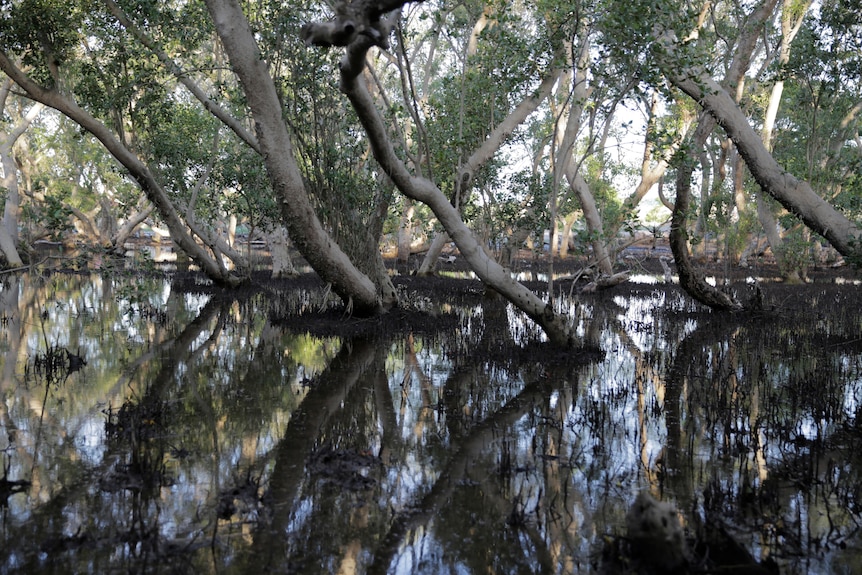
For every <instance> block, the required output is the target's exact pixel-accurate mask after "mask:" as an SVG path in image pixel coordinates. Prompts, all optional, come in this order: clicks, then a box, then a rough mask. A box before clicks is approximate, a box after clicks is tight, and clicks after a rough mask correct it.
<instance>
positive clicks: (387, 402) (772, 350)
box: [0, 273, 862, 574]
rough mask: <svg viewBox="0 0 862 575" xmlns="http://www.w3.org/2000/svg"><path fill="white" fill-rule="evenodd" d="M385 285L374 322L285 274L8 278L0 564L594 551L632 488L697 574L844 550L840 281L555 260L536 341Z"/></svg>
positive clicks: (607, 539) (853, 470)
mask: <svg viewBox="0 0 862 575" xmlns="http://www.w3.org/2000/svg"><path fill="white" fill-rule="evenodd" d="M398 285H399V289H400V290H402V294H403V296H404V300H405V302H406V305H405V309H403V310H399V311H396V312H394V313H393V314H391V316H390V317H389V318H388V319H387V320H386V321H385V322H383V321H378V320H351V319H347V318H343V317H341V315H340V312H338V311H337V310H336V308H335V306H334V305H328V304H326V303H325V302H323V301H322V300H321V296H322V294H323V293H324V289H323V287H322V286H320V285H319V284H318V283H317V282H316V281H315V280H314V279H312V278H308V277H306V278H302V279H300V280H296V281H292V282H280V283H272V282H260V283H258V284H256V285H255V287H254V289H250V290H248V291H247V292H244V293H242V294H236V296H233V295H225V294H220V293H218V292H217V291H216V290H214V289H212V288H210V287H208V286H206V285H205V282H203V281H201V280H200V279H199V278H196V277H194V276H187V275H176V276H173V277H166V278H165V277H152V276H144V275H117V274H114V275H81V274H74V275H73V274H62V273H54V274H47V275H43V276H35V275H31V276H4V277H3V278H2V286H0V323H2V326H0V352H2V355H0V374H2V375H0V459H2V464H3V467H2V479H0V573H34V572H39V573H81V572H90V573H112V572H129V573H365V572H367V573H489V572H493V573H598V572H620V571H625V570H626V569H627V568H628V567H629V566H630V564H629V563H626V562H625V561H622V562H620V560H619V557H618V555H619V551H620V549H624V547H625V545H624V544H625V538H624V537H622V536H623V535H625V533H626V527H625V516H626V513H627V512H628V510H629V508H630V506H631V504H632V502H633V501H634V499H635V497H636V495H637V494H638V493H639V492H641V491H643V490H649V491H650V492H651V493H652V494H653V495H654V496H655V497H656V498H658V499H661V500H664V501H667V502H670V503H672V504H673V505H675V506H676V507H677V508H678V509H679V510H680V514H679V515H680V518H681V519H682V520H683V523H684V526H685V529H686V536H687V537H688V539H689V544H690V546H691V549H690V555H691V557H692V561H693V565H694V567H693V569H695V568H697V569H699V568H702V567H704V566H712V567H715V566H721V567H722V568H723V569H725V570H724V571H722V572H725V573H743V572H754V571H745V570H744V569H754V568H756V567H757V565H758V564H760V565H761V566H762V568H763V569H766V571H764V572H770V570H771V571H772V572H774V571H775V570H776V569H777V570H780V572H781V573H785V574H795V573H800V574H801V573H836V574H839V573H858V572H862V537H860V532H859V527H860V521H861V520H862V419H860V418H862V306H860V301H859V290H860V287H859V286H857V285H854V284H853V283H848V282H844V283H840V284H836V283H835V282H825V281H824V282H818V283H812V284H808V285H806V286H784V285H777V284H768V283H767V284H764V285H763V286H762V289H763V309H762V310H760V311H752V312H746V313H744V314H738V315H736V316H727V315H718V314H711V313H708V312H706V311H704V310H703V309H702V308H700V307H698V306H696V305H694V304H692V303H691V301H690V300H689V299H688V298H687V297H685V296H684V295H683V294H681V293H680V292H679V291H678V289H677V288H676V287H675V286H673V285H669V284H665V283H663V282H662V281H659V282H658V283H643V284H627V285H623V286H618V287H616V288H613V289H610V290H607V291H604V292H599V293H596V294H581V295H574V296H572V297H569V294H570V292H571V293H574V294H577V291H578V289H577V288H575V289H574V290H572V289H571V287H570V285H568V284H566V283H560V284H558V292H557V293H558V294H559V295H561V298H560V301H559V302H558V305H559V306H561V307H564V308H565V309H566V310H567V311H568V313H569V315H570V317H571V318H572V321H573V323H574V324H575V325H576V327H577V332H578V334H579V336H580V338H581V340H582V344H583V345H582V347H581V348H580V349H578V350H574V351H570V352H565V353H560V352H554V351H552V350H548V349H547V346H543V345H542V344H541V342H540V341H539V340H541V336H540V334H538V333H537V332H536V330H535V329H534V328H533V327H532V326H531V325H530V324H528V323H525V322H524V321H523V319H522V317H521V316H520V314H518V313H516V312H513V311H512V309H511V308H509V307H507V306H506V305H505V304H504V303H503V302H501V301H500V300H498V299H494V298H488V297H485V296H484V294H483V293H482V290H481V287H480V286H479V284H477V283H475V282H470V281H463V280H462V281H455V280H446V279H442V278H441V279H437V280H433V281H430V280H418V279H414V278H408V277H399V278H398ZM739 289H740V290H742V291H745V289H747V288H745V287H744V286H740V287H739ZM321 309H323V312H322V313H321V311H320V310H321ZM734 565H735V566H736V567H734Z"/></svg>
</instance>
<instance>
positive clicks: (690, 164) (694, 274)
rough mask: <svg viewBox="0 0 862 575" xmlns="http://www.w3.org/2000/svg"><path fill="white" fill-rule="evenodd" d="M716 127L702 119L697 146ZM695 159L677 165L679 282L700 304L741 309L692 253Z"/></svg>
mask: <svg viewBox="0 0 862 575" xmlns="http://www.w3.org/2000/svg"><path fill="white" fill-rule="evenodd" d="M714 127H715V121H714V120H713V119H712V118H711V117H708V116H704V117H702V118H701V121H700V122H699V123H698V126H697V128H696V129H695V132H694V136H693V138H692V139H693V142H694V143H693V148H694V149H700V148H702V147H703V145H704V144H705V143H706V139H707V138H708V137H709V134H710V132H712V130H713V128H714ZM693 172H694V161H693V159H692V158H691V157H690V156H687V157H686V158H685V159H684V160H683V161H682V163H681V164H680V166H679V167H678V168H677V175H676V201H675V204H674V209H673V215H672V216H671V224H670V249H671V252H673V258H674V261H675V263H676V269H677V274H678V275H679V284H680V286H682V288H683V289H684V290H685V291H686V293H688V294H689V295H690V296H692V297H693V298H694V299H696V300H697V301H699V302H700V303H702V304H704V305H707V306H709V307H711V308H713V309H718V310H728V311H739V310H741V309H742V305H740V304H739V302H737V301H736V300H735V299H733V298H732V297H730V296H729V295H728V294H726V293H724V292H722V291H721V290H719V289H717V288H715V287H714V286H712V285H710V284H709V283H707V281H706V278H704V276H703V273H701V272H700V271H699V270H698V269H696V268H695V266H694V264H693V263H692V261H691V258H690V257H689V253H688V222H687V217H686V216H687V214H688V208H689V204H690V200H691V176H692V173H693Z"/></svg>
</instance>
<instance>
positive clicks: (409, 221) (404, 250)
mask: <svg viewBox="0 0 862 575" xmlns="http://www.w3.org/2000/svg"><path fill="white" fill-rule="evenodd" d="M415 211H416V206H415V204H414V203H413V202H412V201H411V200H410V199H409V198H405V199H404V208H403V209H402V210H401V218H400V219H399V221H398V242H397V243H398V255H397V258H396V259H397V261H398V263H403V264H406V263H407V261H408V260H409V259H410V247H411V244H412V240H413V214H414V212H415Z"/></svg>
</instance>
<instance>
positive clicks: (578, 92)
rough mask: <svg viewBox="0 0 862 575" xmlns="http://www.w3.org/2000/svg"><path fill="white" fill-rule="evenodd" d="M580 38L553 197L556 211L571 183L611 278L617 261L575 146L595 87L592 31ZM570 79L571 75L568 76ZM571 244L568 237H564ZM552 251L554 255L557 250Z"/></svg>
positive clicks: (598, 261) (599, 263) (600, 266)
mask: <svg viewBox="0 0 862 575" xmlns="http://www.w3.org/2000/svg"><path fill="white" fill-rule="evenodd" d="M577 38H578V40H579V44H580V46H579V49H578V52H577V61H575V59H574V58H573V54H574V50H573V49H572V48H573V47H572V46H571V45H569V46H568V49H567V50H566V55H567V59H568V64H569V66H570V68H571V70H572V72H571V79H572V88H571V94H570V95H569V98H567V100H568V101H569V105H568V111H567V113H566V114H567V117H566V120H565V128H564V129H563V131H562V133H561V134H558V138H557V142H556V143H557V149H556V151H555V152H554V155H553V156H554V159H555V161H554V164H553V190H552V194H553V196H554V197H553V198H552V208H553V207H554V206H555V205H556V195H557V193H558V191H559V189H560V183H561V182H562V180H563V178H564V177H565V178H566V181H567V182H568V184H569V187H570V188H571V190H572V191H573V192H574V193H575V195H576V196H577V198H578V203H580V205H581V209H582V210H583V212H584V223H585V224H586V226H587V230H588V231H589V233H590V236H591V237H592V242H591V243H592V247H593V258H594V260H595V264H596V267H597V268H598V270H599V273H600V274H601V275H604V276H611V275H613V273H614V266H613V261H612V260H611V257H610V254H609V253H608V248H607V244H606V242H605V233H604V226H603V224H602V217H601V214H600V213H599V210H598V207H597V205H596V200H595V198H594V197H593V193H592V191H591V190H590V187H589V185H588V184H587V182H586V180H585V179H584V178H583V176H582V175H581V173H580V165H581V162H575V160H574V155H575V144H576V142H577V139H578V134H579V132H580V130H581V118H582V116H583V113H584V105H585V104H586V103H587V102H588V101H589V98H590V95H591V94H592V92H593V88H592V87H591V86H589V85H588V83H587V76H588V74H589V66H590V41H589V35H588V32H587V31H586V30H584V29H581V30H579V31H578V35H577ZM567 76H568V75H567ZM551 213H552V221H553V220H555V219H556V218H555V217H553V216H555V215H556V210H555V209H552V210H551ZM551 228H552V230H551V233H552V238H551V239H552V244H553V243H554V242H553V240H555V239H556V230H555V228H556V225H552V226H551ZM564 241H566V242H568V237H567V236H566V237H565V238H564ZM553 247H554V246H552V249H551V254H553V253H554V250H553Z"/></svg>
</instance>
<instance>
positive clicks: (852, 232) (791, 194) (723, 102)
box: [657, 2, 862, 258]
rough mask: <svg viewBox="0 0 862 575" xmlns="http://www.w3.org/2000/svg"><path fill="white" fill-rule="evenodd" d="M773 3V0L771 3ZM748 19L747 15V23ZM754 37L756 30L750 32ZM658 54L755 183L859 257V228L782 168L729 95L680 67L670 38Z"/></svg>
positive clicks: (699, 73) (667, 71)
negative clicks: (722, 133)
mask: <svg viewBox="0 0 862 575" xmlns="http://www.w3.org/2000/svg"><path fill="white" fill-rule="evenodd" d="M773 4H774V2H773ZM752 20H753V18H751V19H749V23H751V22H752ZM755 36H756V33H755ZM660 43H661V48H660V49H659V50H658V51H657V55H658V56H659V58H661V66H662V70H663V71H664V73H665V75H666V77H667V78H668V79H669V80H670V82H671V83H672V84H673V85H674V86H676V87H677V88H679V89H680V90H682V91H683V92H685V93H686V94H688V95H689V96H691V97H692V98H693V99H694V100H695V101H697V102H698V104H700V105H701V107H703V109H704V110H705V111H707V112H708V113H709V114H710V115H711V116H712V117H714V118H715V120H716V121H717V123H718V125H719V126H721V127H722V129H723V130H724V131H725V133H726V134H727V135H728V137H730V139H731V140H732V141H733V143H734V145H735V146H736V148H737V150H738V151H739V153H740V155H741V156H742V157H743V159H744V160H745V163H746V166H748V170H749V172H750V173H751V175H752V176H753V177H754V179H755V180H756V181H757V183H758V184H760V187H761V188H762V189H763V191H765V192H766V193H768V194H769V195H771V196H772V197H774V198H775V199H776V200H778V202H779V203H780V204H781V205H782V206H784V207H785V208H786V209H787V210H788V211H790V212H791V213H792V214H794V215H795V216H796V217H798V218H799V219H800V220H802V222H804V223H805V225H806V226H808V227H809V228H810V229H811V230H812V231H814V232H815V233H817V234H820V235H821V236H823V237H824V238H825V239H826V240H827V241H828V242H829V243H830V244H832V246H833V247H834V248H835V249H836V250H837V251H838V252H839V253H840V254H842V255H843V256H846V257H848V258H858V256H859V253H860V248H859V241H860V238H862V230H860V229H859V227H858V226H856V225H855V224H854V223H853V222H851V221H850V220H849V219H848V218H847V217H846V216H844V214H842V213H841V212H839V211H838V210H836V209H835V208H834V207H833V206H832V205H830V204H829V203H828V202H827V201H826V200H824V199H823V198H822V197H820V196H819V195H818V194H817V193H816V192H815V191H814V190H813V189H812V188H811V185H810V184H808V183H807V182H805V181H802V180H799V179H798V178H796V177H794V176H793V175H792V174H790V173H789V172H787V171H786V170H784V169H783V168H782V167H781V166H780V165H779V163H778V162H777V161H776V160H775V158H773V157H772V154H771V153H770V152H769V150H768V149H767V148H766V146H765V145H764V144H763V139H762V137H761V136H760V135H759V134H758V133H757V132H756V131H755V130H754V128H752V127H751V124H749V122H748V119H747V118H746V117H745V114H744V113H743V111H742V109H741V108H740V106H739V105H738V104H737V103H736V102H735V101H734V99H733V97H732V96H731V95H730V94H729V93H728V92H727V91H726V90H725V89H724V88H723V87H722V86H720V85H719V84H718V82H716V81H715V80H713V79H712V78H711V77H710V75H709V74H708V73H706V71H704V70H700V69H682V70H681V69H680V67H679V62H678V61H677V58H675V47H674V44H673V42H672V41H671V40H670V38H668V37H665V38H664V39H662V40H660Z"/></svg>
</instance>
